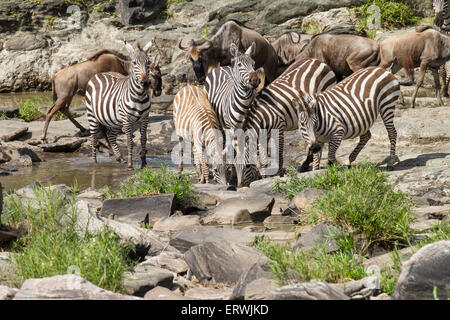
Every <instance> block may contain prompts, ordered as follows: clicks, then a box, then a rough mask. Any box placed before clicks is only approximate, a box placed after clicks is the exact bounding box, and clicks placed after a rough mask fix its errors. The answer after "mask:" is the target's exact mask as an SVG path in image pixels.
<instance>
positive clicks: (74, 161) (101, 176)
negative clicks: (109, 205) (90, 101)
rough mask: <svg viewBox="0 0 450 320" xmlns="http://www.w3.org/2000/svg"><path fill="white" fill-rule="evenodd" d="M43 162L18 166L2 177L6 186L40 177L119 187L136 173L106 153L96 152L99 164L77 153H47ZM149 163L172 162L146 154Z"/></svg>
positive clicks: (16, 186)
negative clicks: (28, 165)
mask: <svg viewBox="0 0 450 320" xmlns="http://www.w3.org/2000/svg"><path fill="white" fill-rule="evenodd" d="M42 159H43V160H44V159H45V160H46V161H44V162H38V163H36V162H35V163H33V166H32V167H25V168H18V169H19V170H18V171H17V172H12V173H11V175H9V176H2V177H0V182H1V183H2V185H3V188H4V190H5V191H6V190H13V189H19V188H22V187H24V186H26V185H28V184H30V183H31V182H34V181H38V182H39V183H41V184H42V185H45V186H47V185H53V184H65V185H68V186H72V185H73V184H74V183H75V182H76V183H77V186H78V190H84V189H86V188H89V187H94V188H102V187H104V186H105V185H108V186H110V187H111V188H112V189H113V190H117V189H118V188H119V186H120V182H122V181H123V180H125V179H126V178H127V177H129V176H130V175H132V174H133V170H128V169H127V165H126V164H123V163H118V162H116V161H115V160H113V159H112V158H109V157H107V156H105V155H102V154H98V155H97V164H94V163H93V161H92V159H91V157H89V156H87V155H81V154H78V153H44V154H43V156H42ZM133 160H134V166H135V167H140V159H139V158H135V159H133ZM147 164H148V165H149V166H151V167H160V166H161V165H163V164H166V165H168V166H175V165H173V164H172V162H171V159H170V156H167V157H147Z"/></svg>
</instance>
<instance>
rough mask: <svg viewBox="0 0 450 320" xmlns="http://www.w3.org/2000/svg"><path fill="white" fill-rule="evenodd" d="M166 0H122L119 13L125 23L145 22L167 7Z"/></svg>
mask: <svg viewBox="0 0 450 320" xmlns="http://www.w3.org/2000/svg"><path fill="white" fill-rule="evenodd" d="M166 2H167V1H166V0H120V1H119V7H118V13H119V15H120V19H121V21H122V23H123V24H124V25H133V24H145V23H147V22H149V21H151V20H153V19H155V18H157V17H158V15H159V14H160V13H161V12H162V11H163V10H164V9H165V8H166Z"/></svg>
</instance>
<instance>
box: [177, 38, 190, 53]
mask: <svg viewBox="0 0 450 320" xmlns="http://www.w3.org/2000/svg"><path fill="white" fill-rule="evenodd" d="M182 41H183V39H180V41H179V42H178V48H180V49H181V50H186V49H187V48H189V47H183V46H182V45H181V42H182Z"/></svg>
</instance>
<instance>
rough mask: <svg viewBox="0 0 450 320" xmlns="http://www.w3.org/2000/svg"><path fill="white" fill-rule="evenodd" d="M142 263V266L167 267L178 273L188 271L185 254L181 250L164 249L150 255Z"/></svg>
mask: <svg viewBox="0 0 450 320" xmlns="http://www.w3.org/2000/svg"><path fill="white" fill-rule="evenodd" d="M140 265H142V266H146V265H149V266H155V267H158V268H161V269H166V270H169V271H172V272H175V273H177V274H184V273H186V272H187V271H188V265H187V264H186V262H185V261H184V256H183V254H182V253H179V252H168V251H164V252H161V254H159V255H157V256H154V257H148V258H147V259H146V260H145V261H144V262H142V263H141V264H140Z"/></svg>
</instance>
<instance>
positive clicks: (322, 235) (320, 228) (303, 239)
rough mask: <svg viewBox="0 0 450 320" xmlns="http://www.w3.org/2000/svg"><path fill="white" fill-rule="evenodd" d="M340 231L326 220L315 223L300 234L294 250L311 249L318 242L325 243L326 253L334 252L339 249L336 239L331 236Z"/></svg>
mask: <svg viewBox="0 0 450 320" xmlns="http://www.w3.org/2000/svg"><path fill="white" fill-rule="evenodd" d="M339 232H340V231H339V230H338V229H337V228H336V227H334V226H332V225H330V224H329V223H326V222H321V223H319V224H317V225H315V226H314V227H313V228H312V229H311V230H310V231H309V232H307V233H306V234H304V235H301V236H300V238H299V239H298V240H297V242H296V243H295V245H294V246H293V248H294V249H295V250H311V249H313V248H314V247H315V246H317V245H318V244H325V250H326V252H327V253H330V252H334V251H336V250H338V249H339V245H338V243H337V242H336V240H334V239H332V238H331V237H332V236H334V235H337V234H338V233H339Z"/></svg>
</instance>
